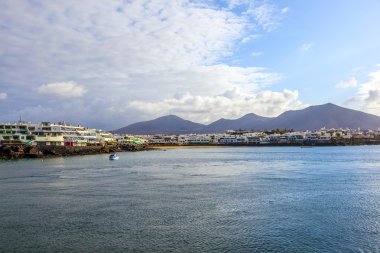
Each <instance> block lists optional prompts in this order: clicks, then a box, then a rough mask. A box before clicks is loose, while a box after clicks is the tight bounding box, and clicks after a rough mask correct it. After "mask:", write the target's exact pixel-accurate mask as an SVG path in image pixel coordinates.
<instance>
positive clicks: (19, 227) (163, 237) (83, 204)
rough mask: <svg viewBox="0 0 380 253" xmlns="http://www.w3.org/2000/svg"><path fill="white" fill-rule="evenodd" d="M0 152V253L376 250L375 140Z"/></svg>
mask: <svg viewBox="0 0 380 253" xmlns="http://www.w3.org/2000/svg"><path fill="white" fill-rule="evenodd" d="M119 156H120V159H119V160H117V161H110V160H108V156H107V155H91V156H77V157H67V158H52V159H43V160H38V159H35V160H32V159H31V160H18V161H0V252H380V146H356V147H352V146H351V147H313V148H300V147H233V148H196V149H168V150H166V151H165V150H157V151H145V152H136V153H119Z"/></svg>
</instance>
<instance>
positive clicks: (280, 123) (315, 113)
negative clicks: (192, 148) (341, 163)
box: [112, 103, 380, 134]
mask: <svg viewBox="0 0 380 253" xmlns="http://www.w3.org/2000/svg"><path fill="white" fill-rule="evenodd" d="M322 127H326V128H352V129H356V128H361V129H377V128H378V127H380V117H379V116H376V115H373V114H368V113H364V112H361V111H357V110H352V109H348V108H344V107H341V106H337V105H334V104H331V103H328V104H324V105H316V106H310V107H307V108H305V109H302V110H295V111H286V112H284V113H282V114H280V115H279V116H277V117H272V118H271V117H262V116H259V115H256V114H254V113H249V114H247V115H244V116H243V117H241V118H238V119H219V120H217V121H215V122H212V123H211V124H208V125H204V124H200V123H195V122H192V121H189V120H184V119H182V118H180V117H178V116H175V115H168V116H163V117H160V118H157V119H154V120H149V121H143V122H138V123H134V124H131V125H128V126H126V127H123V128H120V129H117V130H114V131H112V132H114V133H118V134H124V133H128V134H187V133H222V132H224V131H226V130H238V129H244V130H265V129H267V130H272V129H285V128H287V129H294V130H318V129H320V128H322Z"/></svg>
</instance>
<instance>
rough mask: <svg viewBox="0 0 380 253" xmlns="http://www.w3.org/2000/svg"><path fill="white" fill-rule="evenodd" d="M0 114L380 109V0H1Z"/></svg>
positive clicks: (106, 123)
mask: <svg viewBox="0 0 380 253" xmlns="http://www.w3.org/2000/svg"><path fill="white" fill-rule="evenodd" d="M0 24H1V25H0V41H1V42H2V43H1V44H0V56H1V57H0V121H1V122H13V121H16V120H18V118H19V116H22V117H23V119H25V120H28V121H33V122H39V121H53V122H54V121H67V122H71V123H73V124H78V123H80V124H84V125H87V126H89V127H97V128H104V129H114V128H118V127H122V126H125V125H127V124H130V123H133V122H137V121H141V120H147V119H152V118H155V117H159V116H163V115H167V114H176V115H178V116H181V117H183V118H186V119H189V120H193V121H196V122H201V123H209V122H211V121H213V120H216V119H219V118H221V117H224V118H238V117H241V116H243V115H244V114H247V113H252V112H253V113H256V114H259V115H263V116H277V115H279V114H280V113H282V112H284V111H286V110H297V109H302V108H305V107H307V106H309V105H316V104H323V103H327V102H332V103H335V104H338V105H342V106H345V107H349V108H353V109H358V110H362V111H365V112H369V113H373V114H377V115H380V65H379V64H380V50H379V47H380V32H378V24H380V1H378V0H366V1H353V0H351V1H343V0H336V1H327V0H318V1H317V0H315V1H301V0H293V1H270V0H264V1H263V0H256V1H248V0H230V1H227V0H225V1H211V0H206V1H198V0H197V1H187V0H178V1H169V0H156V1H148V0H139V1H133V0H132V1H119V0H114V1H92V0H91V1H90V0H83V1H80V2H78V1H64V2H63V1H62V2H60V1H26V0H25V1H0Z"/></svg>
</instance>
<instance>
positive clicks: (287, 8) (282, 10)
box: [281, 7, 290, 14]
mask: <svg viewBox="0 0 380 253" xmlns="http://www.w3.org/2000/svg"><path fill="white" fill-rule="evenodd" d="M289 11H290V8H289V7H285V8H282V9H281V13H283V14H285V13H288V12H289Z"/></svg>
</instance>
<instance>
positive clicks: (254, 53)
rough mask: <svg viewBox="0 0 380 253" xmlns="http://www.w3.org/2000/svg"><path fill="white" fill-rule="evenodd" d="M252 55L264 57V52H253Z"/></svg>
mask: <svg viewBox="0 0 380 253" xmlns="http://www.w3.org/2000/svg"><path fill="white" fill-rule="evenodd" d="M251 55H252V56H253V57H256V56H261V55H263V52H253V53H252V54H251Z"/></svg>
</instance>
